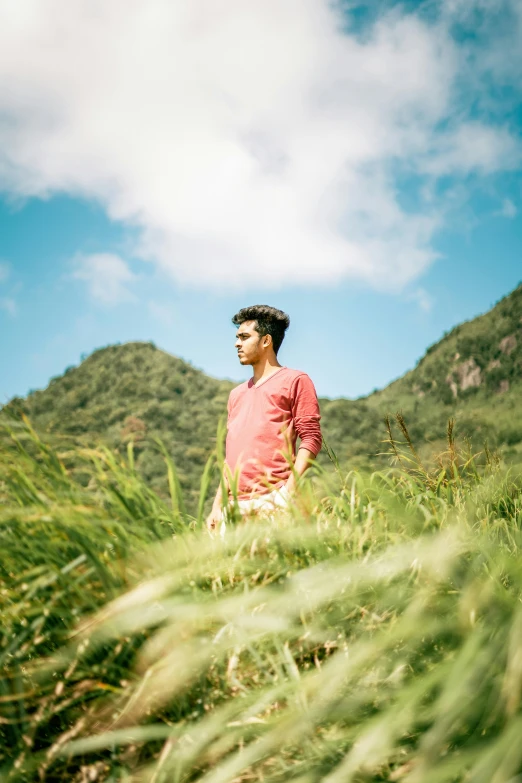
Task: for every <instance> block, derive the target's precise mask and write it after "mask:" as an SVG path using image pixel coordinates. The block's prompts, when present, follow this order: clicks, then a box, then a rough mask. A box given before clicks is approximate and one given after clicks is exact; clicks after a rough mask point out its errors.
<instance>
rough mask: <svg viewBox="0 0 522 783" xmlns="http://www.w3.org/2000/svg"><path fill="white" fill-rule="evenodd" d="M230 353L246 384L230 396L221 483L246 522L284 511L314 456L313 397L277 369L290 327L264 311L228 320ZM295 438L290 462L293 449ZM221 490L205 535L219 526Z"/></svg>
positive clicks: (304, 379) (317, 443)
mask: <svg viewBox="0 0 522 783" xmlns="http://www.w3.org/2000/svg"><path fill="white" fill-rule="evenodd" d="M232 323H233V324H235V325H236V326H238V331H237V335H236V343H235V347H236V349H237V352H238V357H239V361H240V363H241V364H242V365H251V367H252V370H253V375H252V378H251V379H250V380H249V381H246V382H245V383H242V384H241V385H240V386H237V387H236V388H235V389H233V390H232V391H231V393H230V397H229V400H228V434H227V442H226V460H225V481H226V484H227V487H228V494H229V497H228V498H227V501H226V503H228V502H229V501H230V495H231V482H235V484H236V487H237V497H238V504H239V508H240V511H242V513H245V514H248V513H251V512H255V511H258V510H266V509H269V508H274V507H277V506H283V505H285V504H286V500H287V498H288V495H289V494H291V493H292V492H293V491H294V489H295V477H296V476H301V475H302V474H303V473H304V472H305V470H306V469H307V468H308V467H309V466H310V463H311V460H313V459H315V457H316V456H317V454H318V453H319V450H320V448H321V442H322V439H321V429H320V426H319V420H320V414H319V404H318V402H317V394H316V392H315V389H314V385H313V383H312V381H311V380H310V378H309V377H308V375H306V373H304V372H300V371H299V370H290V369H289V368H288V367H284V366H282V365H281V364H279V362H278V360H277V353H278V351H279V348H280V346H281V343H282V342H283V338H284V336H285V332H286V330H287V328H288V326H289V325H290V319H289V317H288V316H287V315H286V313H283V312H282V311H281V310H277V309H276V308H275V307H269V306H268V305H254V306H252V307H244V308H243V309H242V310H240V311H239V312H238V313H237V314H236V315H235V316H234V317H233V318H232ZM297 438H300V445H299V450H298V452H297V455H296V441H297ZM226 503H225V504H223V502H222V496H221V487H220V488H219V489H218V492H217V494H216V497H215V500H214V504H213V506H212V511H211V512H210V514H209V516H208V519H207V527H208V529H209V530H214V529H215V528H216V527H217V526H218V525H220V524H221V522H222V517H223V514H222V508H223V505H226Z"/></svg>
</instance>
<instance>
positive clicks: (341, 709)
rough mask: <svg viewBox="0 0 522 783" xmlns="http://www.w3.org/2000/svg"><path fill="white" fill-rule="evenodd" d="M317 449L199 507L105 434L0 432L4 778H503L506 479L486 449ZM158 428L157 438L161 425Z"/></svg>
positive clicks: (510, 599)
mask: <svg viewBox="0 0 522 783" xmlns="http://www.w3.org/2000/svg"><path fill="white" fill-rule="evenodd" d="M408 440H409V436H408V431H407V429H406V426H405V424H404V422H403V420H402V419H401V418H400V417H398V419H397V421H393V422H391V423H389V433H388V441H387V442H386V443H384V444H383V451H387V452H389V461H390V468H389V469H387V470H385V471H380V472H376V473H373V474H365V473H357V472H353V471H352V472H349V473H347V474H345V473H344V472H343V471H342V470H341V469H340V468H339V467H338V465H337V464H336V459H335V455H334V454H331V457H332V464H331V468H329V469H326V470H323V469H318V470H316V472H315V475H314V476H313V478H312V479H311V480H307V481H305V482H304V484H303V486H302V487H301V490H300V492H299V494H298V496H297V497H296V498H295V501H294V503H293V505H292V507H291V509H290V511H289V513H288V514H285V515H282V516H280V517H278V518H274V519H271V520H265V521H261V520H257V521H251V522H250V523H240V524H237V525H235V526H229V528H228V529H227V532H226V535H225V536H224V537H223V538H221V536H214V537H210V536H209V535H208V534H207V533H206V532H205V531H204V530H203V517H204V508H205V497H206V495H207V494H208V492H209V489H210V487H211V483H212V480H213V477H214V480H215V473H216V470H217V469H218V466H219V462H220V459H221V447H220V442H221V441H220V438H219V437H218V438H217V446H216V450H215V452H214V453H213V454H212V455H211V457H210V460H209V462H208V463H207V466H206V468H205V469H204V471H203V472H202V479H201V488H200V500H199V502H198V504H197V512H196V513H195V514H194V515H189V514H188V513H187V511H186V509H185V507H184V503H183V497H182V493H181V490H180V484H179V480H178V477H177V474H176V469H175V466H174V465H173V464H172V463H171V462H170V461H169V459H168V457H167V456H165V473H166V475H167V478H168V484H169V487H170V498H169V499H168V501H166V500H164V499H162V498H160V497H158V496H157V495H156V494H155V493H154V492H153V491H152V490H151V489H150V488H148V486H147V485H146V484H145V483H144V481H143V479H142V477H141V475H140V474H139V473H138V472H137V471H136V470H135V467H134V462H133V450H132V445H129V448H128V451H127V455H126V457H125V458H123V457H121V456H118V457H116V456H114V454H113V453H112V452H111V451H109V450H107V449H101V448H100V449H94V450H93V449H77V450H76V451H74V453H71V452H69V451H67V450H65V449H64V450H60V449H59V448H58V449H56V448H51V447H49V446H48V445H47V444H46V442H45V441H44V440H41V438H40V437H39V435H37V434H36V433H35V432H34V431H33V430H32V429H31V428H30V425H29V423H28V422H27V421H26V422H12V423H11V424H10V425H8V426H7V425H6V427H5V429H4V431H3V433H2V436H1V438H0V443H1V444H2V445H1V451H0V536H1V540H0V544H1V551H2V558H1V590H0V596H1V612H2V619H3V622H2V629H1V634H2V636H1V645H0V657H1V666H2V668H1V674H0V780H1V781H40V780H45V781H67V782H69V781H78V782H80V781H94V780H96V781H129V782H130V781H132V782H133V783H145V782H147V783H160V782H163V783H167V781H168V782H169V783H170V781H176V782H179V783H181V782H182V781H186V782H187V783H188V781H199V782H201V783H203V782H204V783H218V781H219V782H222V783H228V782H230V781H266V783H276V781H281V782H282V781H295V782H296V783H315V781H326V782H327V783H341V781H342V782H343V783H344V782H345V781H354V783H355V782H357V783H362V782H363V781H368V782H369V781H405V782H406V783H442V782H443V781H444V782H446V781H447V783H456V782H457V781H459V782H460V781H463V782H464V781H466V782H467V781H471V782H472V783H508V782H510V783H515V781H516V780H519V778H517V777H516V776H517V775H518V774H520V773H522V744H521V743H520V736H521V733H522V710H521V697H522V605H521V595H522V561H521V559H520V554H519V547H520V538H521V533H520V529H521V525H522V480H521V477H520V476H519V475H518V474H517V473H516V472H515V471H514V470H513V469H512V470H511V471H510V470H508V469H506V468H505V467H504V466H503V465H502V463H501V461H500V460H499V459H498V457H497V456H496V455H494V454H491V453H489V452H488V450H487V449H486V450H485V451H484V452H482V453H481V454H477V455H472V454H470V453H466V452H465V451H464V452H463V451H462V450H460V449H459V448H458V446H457V444H456V443H455V440H454V435H453V432H452V428H451V426H450V427H449V431H448V441H447V445H446V451H445V453H444V454H442V455H441V457H440V460H439V462H438V464H436V465H435V467H431V468H430V469H425V468H424V467H423V465H422V464H421V463H420V461H419V459H418V457H417V455H416V452H415V447H414V444H412V443H408ZM158 448H160V447H159V446H158Z"/></svg>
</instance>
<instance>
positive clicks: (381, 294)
mask: <svg viewBox="0 0 522 783" xmlns="http://www.w3.org/2000/svg"><path fill="white" fill-rule="evenodd" d="M57 4H58V0H44V2H42V3H40V4H36V3H33V2H31V1H30V0H24V2H23V3H22V4H21V6H20V8H23V13H22V12H20V11H18V12H15V11H13V10H12V9H13V8H14V7H13V6H12V4H11V5H10V6H6V16H7V19H8V23H7V24H6V26H5V29H3V30H2V31H1V32H0V48H1V50H2V51H4V52H6V54H5V58H4V59H5V62H4V61H2V63H0V150H1V151H0V193H1V199H0V335H1V337H2V339H1V340H0V368H1V371H0V401H6V400H7V399H9V398H10V397H12V396H13V395H23V394H26V393H27V391H28V390H29V389H31V388H40V387H43V386H45V385H46V384H47V382H48V380H49V378H50V377H51V376H53V375H58V374H60V373H61V372H63V370H64V369H65V368H66V367H67V366H69V365H72V364H77V363H78V362H79V361H80V358H81V356H82V355H84V354H88V353H90V352H91V351H92V350H93V349H94V348H97V347H100V346H103V345H108V344H111V343H114V342H125V341H127V340H153V341H154V342H155V343H156V344H157V345H158V346H159V347H161V348H164V349H165V350H167V351H169V352H171V353H173V354H176V355H178V356H182V357H183V358H185V359H187V360H189V361H191V362H192V363H193V364H194V365H196V366H197V367H200V368H201V369H203V370H205V371H206V372H208V373H210V374H212V375H214V376H217V377H229V378H233V379H237V380H241V379H243V378H245V377H246V374H247V371H246V370H243V369H242V368H240V367H239V366H238V364H237V360H236V357H235V353H234V350H233V340H234V329H233V327H232V326H231V324H230V317H231V315H233V313H234V312H235V311H236V310H237V309H239V308H240V307H242V306H244V305H245V304H252V303H255V302H261V303H269V304H274V305H275V306H277V307H280V308H282V309H284V310H286V311H287V312H289V314H290V316H291V319H292V324H291V328H290V331H289V333H288V336H287V338H286V340H285V343H284V345H283V348H282V349H281V360H282V361H283V363H285V364H288V365H290V366H294V367H299V368H301V369H305V370H307V371H308V372H309V373H310V375H311V376H312V378H313V379H314V381H315V383H316V386H317V389H318V392H319V393H320V394H321V395H326V396H348V397H356V396H360V395H364V394H367V393H369V392H370V391H371V390H372V389H373V388H378V387H382V386H384V385H386V384H387V383H388V382H390V381H391V380H392V379H394V378H396V377H398V376H399V375H401V374H402V373H403V372H405V371H406V370H407V369H409V368H411V367H412V366H413V365H414V364H415V362H416V360H417V359H418V358H420V357H421V356H422V354H423V353H424V351H425V349H426V348H427V346H428V345H430V344H431V343H433V342H435V341H437V340H438V339H440V337H441V336H442V334H443V333H444V331H446V330H449V329H451V327H452V326H454V325H455V324H457V323H459V322H461V321H463V320H466V319H469V318H472V317H474V316H476V315H478V314H479V313H481V312H484V311H486V310H487V309H489V308H490V307H491V306H492V305H493V304H494V303H495V302H496V301H497V300H498V299H500V298H501V297H502V296H504V295H505V294H507V293H508V292H509V291H510V290H512V289H513V288H514V287H515V286H516V285H517V284H518V283H519V282H520V281H521V280H522V258H521V255H522V180H521V177H520V172H521V168H522V148H521V141H520V140H521V130H522V112H521V109H520V106H521V102H520V94H519V84H520V83H521V81H520V79H521V77H522V54H521V52H522V11H521V10H520V6H519V4H518V3H516V2H512V3H511V2H508V1H507V0H506V1H505V2H501V1H500V0H498V1H495V2H494V1H493V0H491V2H486V0H480V1H478V0H477V2H472V0H469V1H468V2H466V3H463V2H459V0H451V2H449V1H448V2H440V3H434V2H429V3H409V4H407V5H401V6H394V5H393V4H391V3H383V4H380V5H378V6H377V5H374V6H372V13H371V14H366V15H365V14H364V12H361V8H360V7H359V8H355V9H354V8H353V7H349V6H348V5H347V4H346V6H345V8H344V11H343V15H342V16H341V12H340V11H338V10H337V11H334V10H332V7H331V5H330V4H328V3H326V2H323V0H306V2H303V3H301V4H300V5H299V8H300V13H299V17H298V23H297V24H296V23H295V20H296V9H297V6H296V7H295V8H293V6H294V5H295V4H294V3H293V2H290V1H289V3H288V8H286V6H285V10H282V6H281V4H280V3H278V2H275V0H274V2H272V0H266V2H265V3H264V4H263V5H262V6H261V5H260V4H258V3H255V2H254V1H253V0H252V2H250V0H243V2H242V3H239V2H237V3H236V2H235V0H234V2H232V1H231V3H230V10H229V11H228V13H229V14H230V16H228V15H227V14H225V17H226V18H223V15H221V16H220V17H219V19H218V18H215V17H214V16H213V11H212V10H211V8H212V7H210V6H209V7H208V9H207V11H208V13H207V15H206V16H205V18H201V17H198V15H197V14H196V13H195V12H194V11H193V9H194V5H192V6H189V5H187V4H186V3H185V2H184V1H183V0H180V2H179V3H178V4H177V5H176V4H172V3H165V2H163V1H162V0H149V2H147V3H145V2H143V3H141V2H140V1H139V0H137V2H136V3H135V4H134V5H133V9H134V11H133V13H134V16H135V18H132V17H133V14H127V13H126V11H125V8H124V6H125V4H124V3H123V2H121V3H120V2H119V0H115V2H114V4H113V5H111V9H110V11H109V10H103V11H102V12H101V13H100V18H98V17H96V18H94V17H93V16H92V15H90V14H88V13H87V11H86V10H85V8H84V7H83V6H82V5H81V4H79V5H78V6H75V7H74V8H71V7H70V6H68V7H67V9H68V10H67V11H66V12H64V14H63V18H62V25H63V30H62V31H61V33H60V38H59V39H56V32H57V31H56V29H53V21H52V20H53V19H55V18H56V14H54V15H53V13H51V12H52V11H53V9H54V7H55V6H56V5H57ZM178 6H179V7H178ZM104 8H105V7H104ZM350 8H351V10H350ZM376 8H377V11H376V10H375V9H376ZM82 9H83V10H82ZM362 11H364V9H362ZM191 14H192V16H191ZM104 15H105V16H104ZM129 17H131V18H130V19H129ZM209 17H210V18H209ZM341 21H342V25H341V24H340V22H341ZM123 23H124V24H123ZM122 24H123V27H122ZM98 25H101V27H98ZM165 29H168V30H170V33H169V35H170V36H171V37H170V38H168V39H165V37H164V30H165ZM101 32H103V34H102V37H101V38H100V34H101ZM176 36H179V39H178V41H177V42H178V44H179V45H178V46H174V45H173V44H174V43H176V40H174V41H173V40H172V39H176ZM3 37H5V40H3ZM56 40H58V45H54V46H53V47H50V46H48V43H49V42H50V41H51V42H52V41H56ZM114 40H117V41H118V47H116V49H117V51H116V54H115V47H114V45H113V42H114ZM35 42H36V43H35ZM94 42H96V47H97V48H96V57H94V53H95V52H94V48H93V47H94ZM245 42H248V43H249V45H248V46H247V47H245ZM267 46H269V47H270V52H271V58H270V60H269V62H268V63H267V58H266V48H267ZM173 52H175V54H173ZM224 53H227V54H226V56H225V55H224ZM230 53H231V54H230ZM86 64H88V67H87V65H86ZM8 66H9V67H8ZM13 68H14V69H15V72H18V74H19V79H18V80H17V83H16V84H15V86H14V87H13V85H12V83H11V82H9V81H8V79H9V73H12V72H13ZM3 69H5V71H4V70H3ZM282 75H283V76H282ZM7 85H9V87H10V89H9V90H7V89H6V88H7Z"/></svg>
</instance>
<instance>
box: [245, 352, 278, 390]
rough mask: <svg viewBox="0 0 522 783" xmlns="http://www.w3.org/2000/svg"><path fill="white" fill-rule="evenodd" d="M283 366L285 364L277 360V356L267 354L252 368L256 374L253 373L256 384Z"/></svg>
mask: <svg viewBox="0 0 522 783" xmlns="http://www.w3.org/2000/svg"><path fill="white" fill-rule="evenodd" d="M282 366H283V365H282V364H279V362H278V361H277V357H276V356H267V357H265V358H264V359H261V360H260V361H259V362H257V363H256V364H254V365H252V369H253V371H254V375H253V381H254V384H256V383H258V382H259V381H262V380H264V379H265V378H269V377H270V376H271V375H273V374H274V373H275V372H277V371H278V370H279V369H280V368H281V367H282Z"/></svg>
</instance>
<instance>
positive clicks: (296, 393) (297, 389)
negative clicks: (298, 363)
mask: <svg viewBox="0 0 522 783" xmlns="http://www.w3.org/2000/svg"><path fill="white" fill-rule="evenodd" d="M292 396H293V400H292V417H293V419H294V424H295V431H296V434H297V436H298V437H299V438H300V439H301V445H300V447H299V451H298V452H297V456H296V458H295V462H294V466H293V470H292V473H291V474H290V477H289V479H288V481H287V482H286V488H287V489H288V491H289V492H294V491H295V487H296V480H297V479H298V478H299V477H300V476H302V475H303V473H304V472H305V471H306V470H307V469H308V468H309V467H310V465H311V464H312V460H314V459H315V458H316V456H317V454H318V453H319V451H320V449H321V443H322V437H321V426H320V420H321V413H320V411H319V401H318V399H317V394H316V391H315V388H314V385H313V383H312V381H311V380H310V378H309V377H308V375H305V374H304V373H303V374H302V375H300V376H299V377H298V378H297V380H296V382H295V384H294V386H293V388H292Z"/></svg>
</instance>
